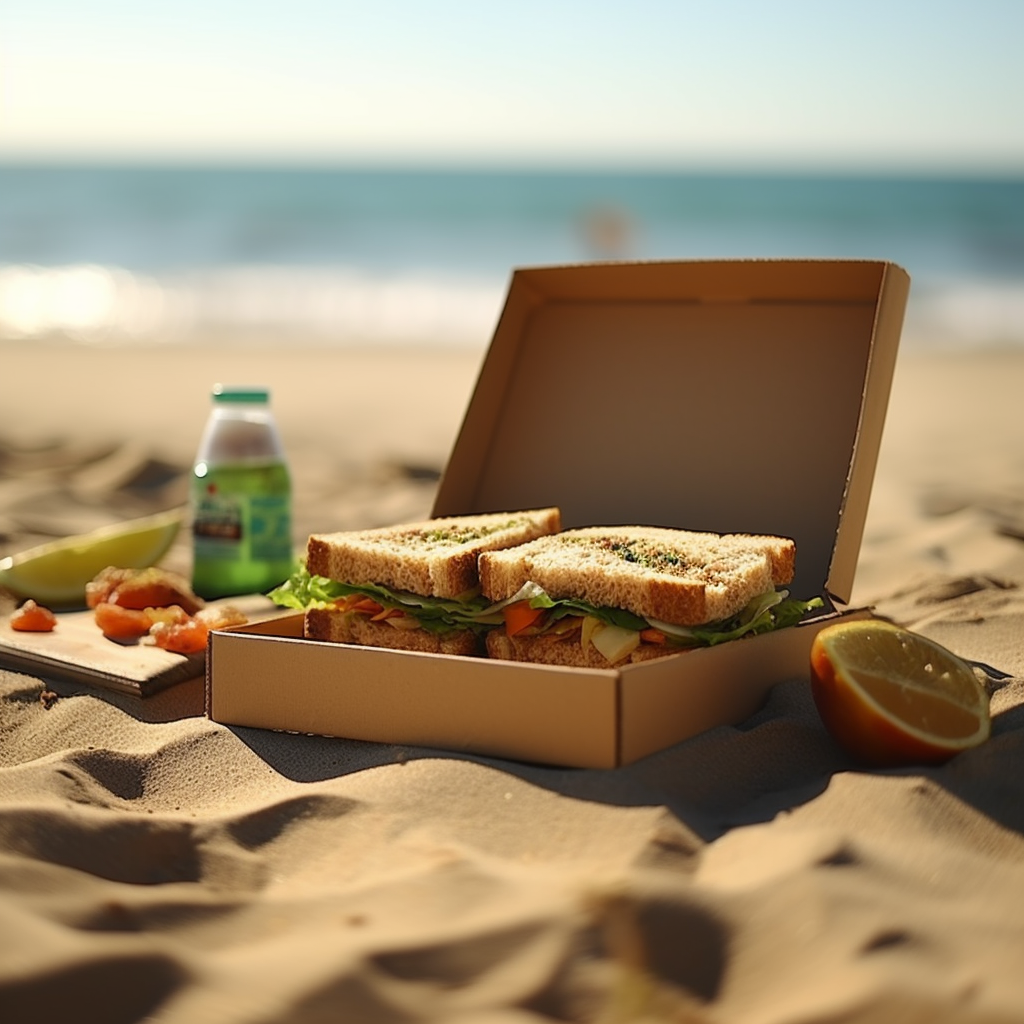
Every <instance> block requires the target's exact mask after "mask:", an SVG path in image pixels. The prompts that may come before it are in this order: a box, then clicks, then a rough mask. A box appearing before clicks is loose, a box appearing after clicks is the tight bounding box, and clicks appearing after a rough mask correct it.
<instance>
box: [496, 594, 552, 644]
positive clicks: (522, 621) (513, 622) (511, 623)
mask: <svg viewBox="0 0 1024 1024" xmlns="http://www.w3.org/2000/svg"><path fill="white" fill-rule="evenodd" d="M501 614H502V616H503V617H504V619H505V632H506V633H507V634H508V635H509V636H516V635H517V634H518V633H522V631H523V630H524V629H528V628H529V627H530V626H532V625H533V624H534V623H535V622H536V621H537V620H538V619H539V618H540V617H541V616H542V615H543V614H544V609H543V608H531V607H530V602H529V601H516V602H515V604H507V605H505V607H504V608H502V609H501Z"/></svg>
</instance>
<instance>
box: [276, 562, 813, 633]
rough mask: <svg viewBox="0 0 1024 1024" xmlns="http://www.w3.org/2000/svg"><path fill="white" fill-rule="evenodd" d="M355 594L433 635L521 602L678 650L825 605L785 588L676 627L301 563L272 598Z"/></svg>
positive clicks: (533, 593)
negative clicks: (407, 586)
mask: <svg viewBox="0 0 1024 1024" xmlns="http://www.w3.org/2000/svg"><path fill="white" fill-rule="evenodd" d="M350 594H361V595H363V596H365V597H369V598H371V599H372V600H374V601H376V602H377V603H378V604H379V605H381V606H382V607H384V608H400V609H401V610H402V611H403V612H405V614H406V615H409V616H412V617H413V618H415V619H416V620H417V621H418V622H419V623H420V625H421V626H422V627H423V628H424V629H427V630H430V631H431V632H433V633H444V632H448V631H450V630H453V629H472V630H474V631H475V632H484V631H486V630H488V629H493V628H494V627H496V626H500V625H502V624H503V622H504V617H503V616H502V614H501V610H502V608H504V607H505V606H506V605H509V604H514V603H515V602H516V601H529V602H530V607H531V608H543V609H545V610H547V612H548V622H549V623H550V622H554V621H557V620H558V619H561V618H564V617H565V616H567V615H592V616H594V618H596V619H599V620H600V621H601V622H603V623H605V624H606V625H609V626H619V627H620V628H622V629H631V630H636V631H639V630H642V629H646V628H647V627H648V626H653V627H654V628H655V629H659V630H661V631H662V632H663V633H664V634H665V635H666V637H667V638H668V641H669V643H671V644H673V645H674V646H677V647H711V646H714V645H715V644H720V643H725V642H726V641H728V640H736V639H738V638H739V637H741V636H752V635H756V634H758V633H768V632H771V631H772V630H775V629H782V628H784V627H786V626H792V625H795V624H796V623H797V622H799V621H800V619H802V618H803V616H804V615H806V614H807V612H809V611H811V610H813V609H815V608H821V607H823V602H822V600H821V598H819V597H815V598H812V599H811V600H810V601H797V600H794V599H792V598H790V597H789V594H788V593H787V591H785V590H777V591H773V592H770V593H767V594H762V595H760V596H759V597H755V598H754V599H753V600H752V601H751V602H750V603H749V604H748V605H747V606H746V607H745V608H744V609H743V610H742V611H741V612H739V613H738V614H736V615H734V616H733V617H732V618H730V619H726V620H724V621H722V622H714V623H709V624H707V625H704V626H677V625H674V624H673V623H670V622H661V621H659V620H657V619H650V620H648V619H645V618H643V617H642V616H640V615H634V614H633V613H632V612H628V611H626V610H624V609H622V608H607V607H599V606H597V605H592V604H589V603H588V602H586V601H580V600H576V599H574V598H553V597H551V596H549V595H548V594H547V593H546V592H545V591H544V590H543V589H542V588H541V587H539V586H538V585H537V584H536V583H526V584H524V585H523V587H522V588H521V589H520V590H519V591H518V592H517V593H515V594H513V595H512V596H511V597H510V598H508V599H506V600H504V601H497V602H493V603H492V602H489V601H488V600H487V599H486V598H484V597H483V596H481V595H480V594H479V593H477V592H473V593H470V594H467V595H464V596H463V597H461V598H458V599H454V598H439V597H423V596H421V595H419V594H412V593H409V592H408V591H403V590H392V589H390V588H389V587H385V586H382V585H380V584H369V583H368V584H362V585H358V586H356V585H353V584H349V583H338V582H337V581H336V580H330V579H326V578H325V577H323V576H314V575H312V574H311V573H310V572H309V571H308V570H307V568H306V566H305V565H303V564H300V565H299V566H298V568H297V569H296V570H295V572H294V573H293V574H292V576H291V577H290V578H289V579H288V580H286V581H285V582H284V583H282V584H281V585H280V586H279V587H276V588H275V589H274V590H272V591H271V592H270V593H269V594H268V595H267V596H268V597H270V599H271V600H272V601H274V602H275V603H276V604H278V605H281V606H282V607H285V608H295V609H298V610H301V611H304V610H305V609H307V608H329V607H331V605H333V604H334V602H335V601H337V600H339V599H340V598H343V597H348V596H349V595H350Z"/></svg>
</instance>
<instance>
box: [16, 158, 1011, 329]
mask: <svg viewBox="0 0 1024 1024" xmlns="http://www.w3.org/2000/svg"><path fill="white" fill-rule="evenodd" d="M713 257H823V258H835V257H849V258H869V259H888V260H894V261H895V262H897V263H900V264H901V265H903V266H904V267H905V268H906V269H907V270H908V271H909V272H910V274H911V276H912V279H913V288H912V294H911V302H910V307H909V309H908V316H907V324H906V329H905V332H904V338H905V344H907V345H912V346H931V347H964V346H983V345H1024V177H1022V178H1016V179H997V178H977V179H959V178H942V177H929V178H922V177H918V178H914V177H895V176H890V177H885V176H842V175H836V174H833V175H825V174H817V175H811V174H806V175H796V174H788V175H787V174H754V173H743V174H741V173H729V174H725V173H723V174H711V173H682V172H680V173H669V172H655V171H651V172H631V173H625V172H621V173H618V172H616V173H612V172H596V171H595V172H584V171H568V170H565V171H540V170H537V171H526V170H518V171H500V170H481V169H475V170H474V169H447V170H444V169H423V170H413V169H400V168H378V169H373V168H252V167H248V168H247V167H171V166H168V167H130V166H125V167H68V166H21V165H7V166H0V344H3V343H10V342H17V343H25V342H26V341H33V340H46V339H51V338H65V339H70V340H72V341H75V342H79V343H90V344H147V343H150V344H157V343H159V344H168V343H170V344H173V343H175V342H180V341H183V340H190V339H195V338H200V339H202V340H204V341H206V342H218V343H223V344H230V343H233V342H246V343H269V344H275V343H280V344H287V343H288V342H290V341H293V340H295V339H298V338H302V339H304V340H305V341H307V342H308V341H313V342H319V343H322V344H326V345H353V344H372V345H381V344H404V343H421V342H424V343H432V344H450V345H470V346H481V347H482V346H484V345H486V343H487V341H488V340H489V338H490V335H491V331H492V330H493V326H494V323H495V321H496V319H497V316H498V314H499V312H500V307H501V302H502V299H503V296H504V293H505V289H506V287H507V284H508V279H509V275H510V272H511V270H512V268H513V267H516V266H532V265H541V264H550V263H564V262H577V261H581V260H592V259H690V258H713Z"/></svg>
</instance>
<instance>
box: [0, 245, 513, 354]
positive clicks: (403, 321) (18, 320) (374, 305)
mask: <svg viewBox="0 0 1024 1024" xmlns="http://www.w3.org/2000/svg"><path fill="white" fill-rule="evenodd" d="M504 285H505V282H503V281H491V280H484V279H480V280H476V279H471V278H462V277H455V276H442V275H437V276H431V275H428V274H411V273H410V274H395V275H392V276H383V275H382V276H373V275H370V274H367V273H363V272H359V271H356V270H352V269H349V268H335V267H275V266H235V267H217V268H213V269H210V270H195V271H189V272H181V273H176V274H164V275H159V276H157V275H146V274H139V273H131V272H129V271H127V270H124V269H122V268H119V267H103V266H96V265H76V266H63V267H37V266H28V265H8V266H6V267H0V341H3V340H31V339H41V338H53V337H62V338H67V339H70V340H73V341H77V342H83V343H93V344H117V343H146V342H152V343H168V342H172V343H173V342H182V341H192V340H202V341H203V342H204V343H210V342H213V343H216V342H225V343H230V342H234V341H248V342H274V341H282V340H289V339H294V338H302V339H303V340H306V341H311V342H317V343H322V344H336V345H353V344H372V345H377V344H399V345H401V344H430V345H455V346H465V345H478V346H481V347H482V346H484V345H485V344H486V343H487V341H488V340H489V338H490V336H491V333H492V332H493V329H494V324H495V322H496V320H497V316H498V313H499V311H500V308H501V302H502V297H503V292H504Z"/></svg>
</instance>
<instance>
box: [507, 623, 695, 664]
mask: <svg viewBox="0 0 1024 1024" xmlns="http://www.w3.org/2000/svg"><path fill="white" fill-rule="evenodd" d="M487 653H488V655H489V656H490V657H492V658H497V659H499V660H501V661H535V662H539V663H540V664H542V665H568V666H570V667H572V668H616V667H617V666H619V665H625V664H629V663H635V662H638V661H650V660H651V659H652V658H665V657H667V656H668V655H670V654H678V653H679V648H678V647H671V646H669V645H667V644H644V643H642V644H640V645H639V647H636V648H635V649H634V650H632V651H631V652H630V653H629V654H627V655H626V656H625V657H624V658H621V659H620V660H619V661H616V662H615V663H614V664H613V663H611V662H609V661H608V659H607V658H605V656H604V655H603V654H602V653H601V652H600V651H599V650H598V649H597V648H596V647H595V646H594V645H593V644H587V646H586V648H584V647H583V645H582V644H581V643H580V639H579V634H578V633H577V635H575V636H574V637H572V638H570V639H559V638H558V637H554V636H548V635H545V634H543V633H541V634H538V635H536V636H508V635H507V634H506V633H505V630H504V629H495V630H492V631H491V632H490V633H488V634H487Z"/></svg>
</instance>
